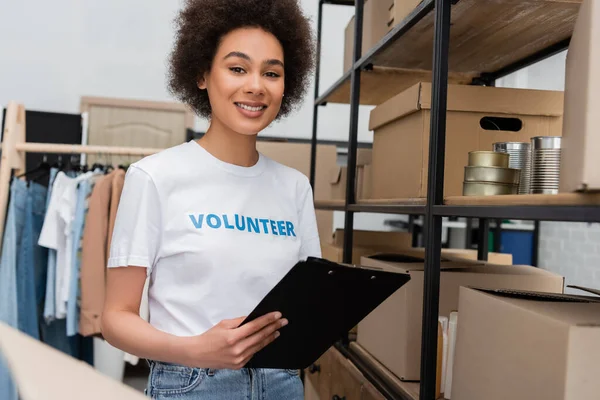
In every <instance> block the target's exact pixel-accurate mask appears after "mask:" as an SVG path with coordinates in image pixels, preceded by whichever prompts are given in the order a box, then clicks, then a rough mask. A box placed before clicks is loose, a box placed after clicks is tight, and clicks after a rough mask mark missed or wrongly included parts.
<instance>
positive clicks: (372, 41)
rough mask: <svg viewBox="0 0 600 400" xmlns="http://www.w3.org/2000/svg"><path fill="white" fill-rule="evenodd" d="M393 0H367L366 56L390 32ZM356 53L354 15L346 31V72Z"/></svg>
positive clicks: (363, 51) (363, 42)
mask: <svg viewBox="0 0 600 400" xmlns="http://www.w3.org/2000/svg"><path fill="white" fill-rule="evenodd" d="M392 2H393V0H366V1H365V4H364V6H363V7H364V8H363V37H362V50H361V54H362V55H363V56H364V55H365V53H366V52H367V51H369V50H370V49H371V48H372V47H373V46H375V45H376V44H377V42H379V41H380V40H381V39H382V38H383V37H384V36H385V34H386V33H387V32H388V26H387V22H388V19H389V9H390V7H391V6H392ZM353 54H354V17H352V19H350V22H348V25H346V29H345V31H344V73H345V72H347V71H348V70H350V68H352V57H353Z"/></svg>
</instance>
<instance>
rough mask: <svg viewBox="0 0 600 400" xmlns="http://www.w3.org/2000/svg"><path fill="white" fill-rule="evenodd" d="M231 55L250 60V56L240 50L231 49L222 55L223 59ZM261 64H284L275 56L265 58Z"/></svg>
mask: <svg viewBox="0 0 600 400" xmlns="http://www.w3.org/2000/svg"><path fill="white" fill-rule="evenodd" d="M232 57H238V58H242V59H244V60H247V61H252V58H251V57H250V56H249V55H248V54H246V53H243V52H241V51H232V52H230V53H229V54H227V55H226V56H225V57H223V59H224V60H226V59H228V58H232ZM263 64H264V65H280V66H281V67H283V66H284V65H283V61H281V60H278V59H276V58H272V59H269V60H265V61H263Z"/></svg>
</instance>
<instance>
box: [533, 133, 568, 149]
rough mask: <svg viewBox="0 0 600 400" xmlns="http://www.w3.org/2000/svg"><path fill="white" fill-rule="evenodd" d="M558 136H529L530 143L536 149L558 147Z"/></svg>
mask: <svg viewBox="0 0 600 400" xmlns="http://www.w3.org/2000/svg"><path fill="white" fill-rule="evenodd" d="M560 143H561V137H560V136H536V137H533V138H531V145H532V146H533V149H534V150H537V149H560Z"/></svg>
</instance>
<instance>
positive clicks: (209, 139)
mask: <svg viewBox="0 0 600 400" xmlns="http://www.w3.org/2000/svg"><path fill="white" fill-rule="evenodd" d="M198 144H200V146H202V147H204V149H205V150H206V151H208V152H209V153H210V154H212V155H213V156H214V157H216V158H218V159H219V160H221V161H223V162H226V163H229V164H234V165H238V166H241V167H251V166H253V165H255V164H256V163H257V162H258V152H257V151H256V135H243V134H240V133H237V132H234V131H232V130H231V129H228V128H227V127H225V126H223V125H222V124H220V123H218V121H216V120H213V121H212V122H211V124H210V127H209V128H208V130H207V132H206V134H204V136H203V137H202V138H201V139H199V140H198Z"/></svg>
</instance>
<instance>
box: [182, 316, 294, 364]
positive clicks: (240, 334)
mask: <svg viewBox="0 0 600 400" xmlns="http://www.w3.org/2000/svg"><path fill="white" fill-rule="evenodd" d="M244 319H245V317H241V318H236V319H230V320H224V321H221V322H219V323H218V324H217V325H215V326H214V327H213V328H211V329H209V330H208V331H206V332H205V333H203V334H202V335H199V336H193V337H190V338H187V339H188V340H189V345H191V349H190V351H189V353H188V354H189V357H190V359H189V361H188V364H190V366H193V367H199V368H214V369H240V368H243V367H244V365H246V363H247V362H248V361H250V359H251V358H252V356H254V354H256V353H257V352H258V351H260V350H261V349H263V348H264V347H265V346H267V345H268V344H269V343H271V342H273V341H274V340H275V339H277V337H279V329H280V328H282V327H284V326H286V325H287V323H288V321H287V320H286V319H282V318H281V313H278V312H274V313H270V314H266V315H263V316H262V317H260V318H257V319H255V320H254V321H251V322H249V323H247V324H245V325H244V326H240V324H241V323H242V322H243V321H244ZM186 347H187V346H186Z"/></svg>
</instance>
